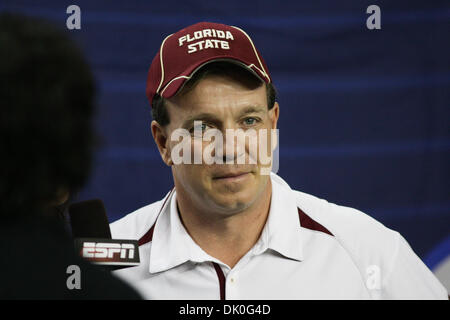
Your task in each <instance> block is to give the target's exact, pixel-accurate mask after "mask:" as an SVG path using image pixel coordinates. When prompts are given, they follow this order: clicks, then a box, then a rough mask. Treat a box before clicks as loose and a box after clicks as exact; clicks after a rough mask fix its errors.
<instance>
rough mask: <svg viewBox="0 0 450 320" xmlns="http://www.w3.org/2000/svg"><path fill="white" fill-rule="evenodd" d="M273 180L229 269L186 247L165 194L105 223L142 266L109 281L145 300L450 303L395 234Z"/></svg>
mask: <svg viewBox="0 0 450 320" xmlns="http://www.w3.org/2000/svg"><path fill="white" fill-rule="evenodd" d="M271 180H272V199H271V206H270V211H269V216H268V219H267V222H266V225H265V226H264V228H263V231H262V234H261V237H260V238H259V240H258V241H257V243H256V244H255V245H254V246H253V248H252V249H251V250H250V251H249V252H248V253H247V254H246V255H245V256H244V257H242V258H241V260H240V261H239V262H238V263H237V264H236V265H235V266H234V267H233V268H232V269H231V268H230V267H228V266H227V265H226V264H224V263H222V262H221V261H219V260H218V259H216V258H214V257H212V256H210V255H209V254H207V253H206V252H205V251H203V250H202V249H201V248H200V247H199V246H198V245H197V244H196V243H195V242H194V241H193V240H192V238H191V237H190V236H189V234H188V232H187V231H186V229H185V228H184V226H183V224H182V222H181V221H180V218H179V215H178V210H177V205H176V196H177V194H176V191H175V190H172V191H171V192H169V193H168V194H167V195H166V197H165V198H164V199H162V200H161V201H158V202H155V203H153V204H150V205H148V206H146V207H143V208H141V209H139V210H137V211H135V212H133V213H131V214H129V215H127V216H125V217H124V218H122V219H120V220H118V221H116V222H114V223H112V224H111V232H112V236H113V238H116V239H138V240H139V244H140V247H139V254H140V258H141V264H140V265H139V266H137V267H132V268H127V269H122V270H118V271H115V274H116V275H117V276H119V277H120V278H122V279H124V280H125V281H127V282H128V283H130V284H131V285H132V286H134V287H135V288H136V289H137V290H138V291H139V292H140V293H141V294H142V296H143V297H144V298H146V299H204V300H210V299H447V298H448V296H447V291H446V289H445V288H444V286H443V285H442V284H441V283H440V282H439V281H438V280H437V278H436V277H435V276H434V275H433V273H432V272H431V271H430V270H429V269H428V268H427V267H426V266H425V265H424V263H423V262H422V261H421V260H420V259H419V258H418V257H417V255H416V254H415V253H414V252H413V251H412V249H411V248H410V246H409V245H408V243H407V242H406V241H405V239H404V238H403V237H402V236H401V235H400V234H399V233H398V232H395V231H393V230H390V229H388V228H386V227H385V226H383V225H382V224H381V223H379V222H377V221H376V220H374V219H373V218H371V217H369V216H368V215H366V214H364V213H362V212H360V211H358V210H355V209H352V208H348V207H342V206H338V205H335V204H332V203H329V202H327V201H325V200H322V199H318V198H316V197H314V196H311V195H308V194H305V193H302V192H299V191H294V190H292V189H291V188H290V187H289V186H288V185H287V183H286V182H285V181H284V180H282V179H281V178H280V177H279V176H277V175H275V174H271ZM242 232H243V233H245V232H246V231H245V228H243V229H242Z"/></svg>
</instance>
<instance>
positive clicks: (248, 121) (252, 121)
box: [244, 118, 258, 126]
mask: <svg viewBox="0 0 450 320" xmlns="http://www.w3.org/2000/svg"><path fill="white" fill-rule="evenodd" d="M256 122H258V120H257V119H256V118H247V119H245V120H244V124H245V125H247V126H251V125H254V124H256Z"/></svg>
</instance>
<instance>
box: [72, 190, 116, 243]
mask: <svg viewBox="0 0 450 320" xmlns="http://www.w3.org/2000/svg"><path fill="white" fill-rule="evenodd" d="M69 216H70V224H71V226H72V236H73V237H74V238H106V239H111V230H110V229H109V222H108V217H107V216H106V210H105V206H104V205H103V202H102V201H101V200H99V199H94V200H87V201H82V202H77V203H73V204H71V205H70V206H69Z"/></svg>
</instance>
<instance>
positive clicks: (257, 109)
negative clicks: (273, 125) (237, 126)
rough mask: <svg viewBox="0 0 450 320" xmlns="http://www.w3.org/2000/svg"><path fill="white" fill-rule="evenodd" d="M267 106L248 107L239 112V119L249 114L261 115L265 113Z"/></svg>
mask: <svg viewBox="0 0 450 320" xmlns="http://www.w3.org/2000/svg"><path fill="white" fill-rule="evenodd" d="M266 108H267V106H248V107H245V108H244V109H242V111H241V112H239V117H242V116H243V115H246V114H249V113H262V112H264V111H266Z"/></svg>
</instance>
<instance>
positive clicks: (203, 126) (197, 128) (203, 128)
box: [190, 123, 208, 133]
mask: <svg viewBox="0 0 450 320" xmlns="http://www.w3.org/2000/svg"><path fill="white" fill-rule="evenodd" d="M206 129H208V125H207V124H206V123H202V124H201V125H197V126H194V127H192V129H191V130H190V131H191V132H192V133H193V132H199V131H200V132H204V131H206Z"/></svg>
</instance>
